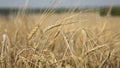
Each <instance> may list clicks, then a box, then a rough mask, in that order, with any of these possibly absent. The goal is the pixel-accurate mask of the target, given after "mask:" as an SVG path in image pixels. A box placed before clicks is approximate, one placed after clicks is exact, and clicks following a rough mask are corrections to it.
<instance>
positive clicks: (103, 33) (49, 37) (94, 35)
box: [0, 9, 120, 68]
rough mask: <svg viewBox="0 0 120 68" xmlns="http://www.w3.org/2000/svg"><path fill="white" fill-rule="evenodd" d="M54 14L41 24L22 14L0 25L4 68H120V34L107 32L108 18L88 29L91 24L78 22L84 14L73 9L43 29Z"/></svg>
mask: <svg viewBox="0 0 120 68" xmlns="http://www.w3.org/2000/svg"><path fill="white" fill-rule="evenodd" d="M54 11H55V10H54V9H46V11H45V12H44V13H43V14H42V15H40V18H39V19H37V21H33V20H32V19H31V18H29V17H28V15H25V14H24V12H22V13H21V12H19V13H18V15H17V17H16V18H15V20H13V19H10V20H9V21H7V23H6V22H4V23H0V24H1V26H0V29H1V30H0V31H1V32H0V38H1V39H0V41H1V44H0V53H1V54H0V68H120V56H119V55H120V54H119V52H120V50H119V45H120V34H119V32H114V30H111V29H109V28H107V26H108V25H107V23H109V21H108V20H107V18H106V19H105V20H104V21H103V22H100V21H99V20H98V22H100V23H98V24H99V25H98V26H97V25H94V24H92V23H91V25H92V27H91V28H90V27H86V26H84V25H82V23H85V22H88V23H89V21H83V20H79V19H76V18H78V17H79V15H80V14H82V13H81V12H80V13H74V9H72V10H70V11H68V13H66V14H63V15H62V14H61V15H62V16H61V17H59V19H57V20H56V21H54V22H55V24H53V25H49V26H47V27H45V28H42V27H43V24H44V23H45V22H46V20H47V19H48V18H50V16H51V15H54ZM77 16H78V17H77ZM31 17H32V16H31ZM0 22H3V21H0ZM34 24H35V25H34ZM44 25H47V24H44ZM108 27H109V26H108ZM4 28H6V29H5V30H4Z"/></svg>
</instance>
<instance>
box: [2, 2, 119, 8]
mask: <svg viewBox="0 0 120 68" xmlns="http://www.w3.org/2000/svg"><path fill="white" fill-rule="evenodd" d="M25 5H27V7H29V8H48V7H65V8H68V7H79V8H83V7H100V6H110V5H113V6H117V5H119V6H120V0H0V8H16V7H17V8H18V7H25Z"/></svg>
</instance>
